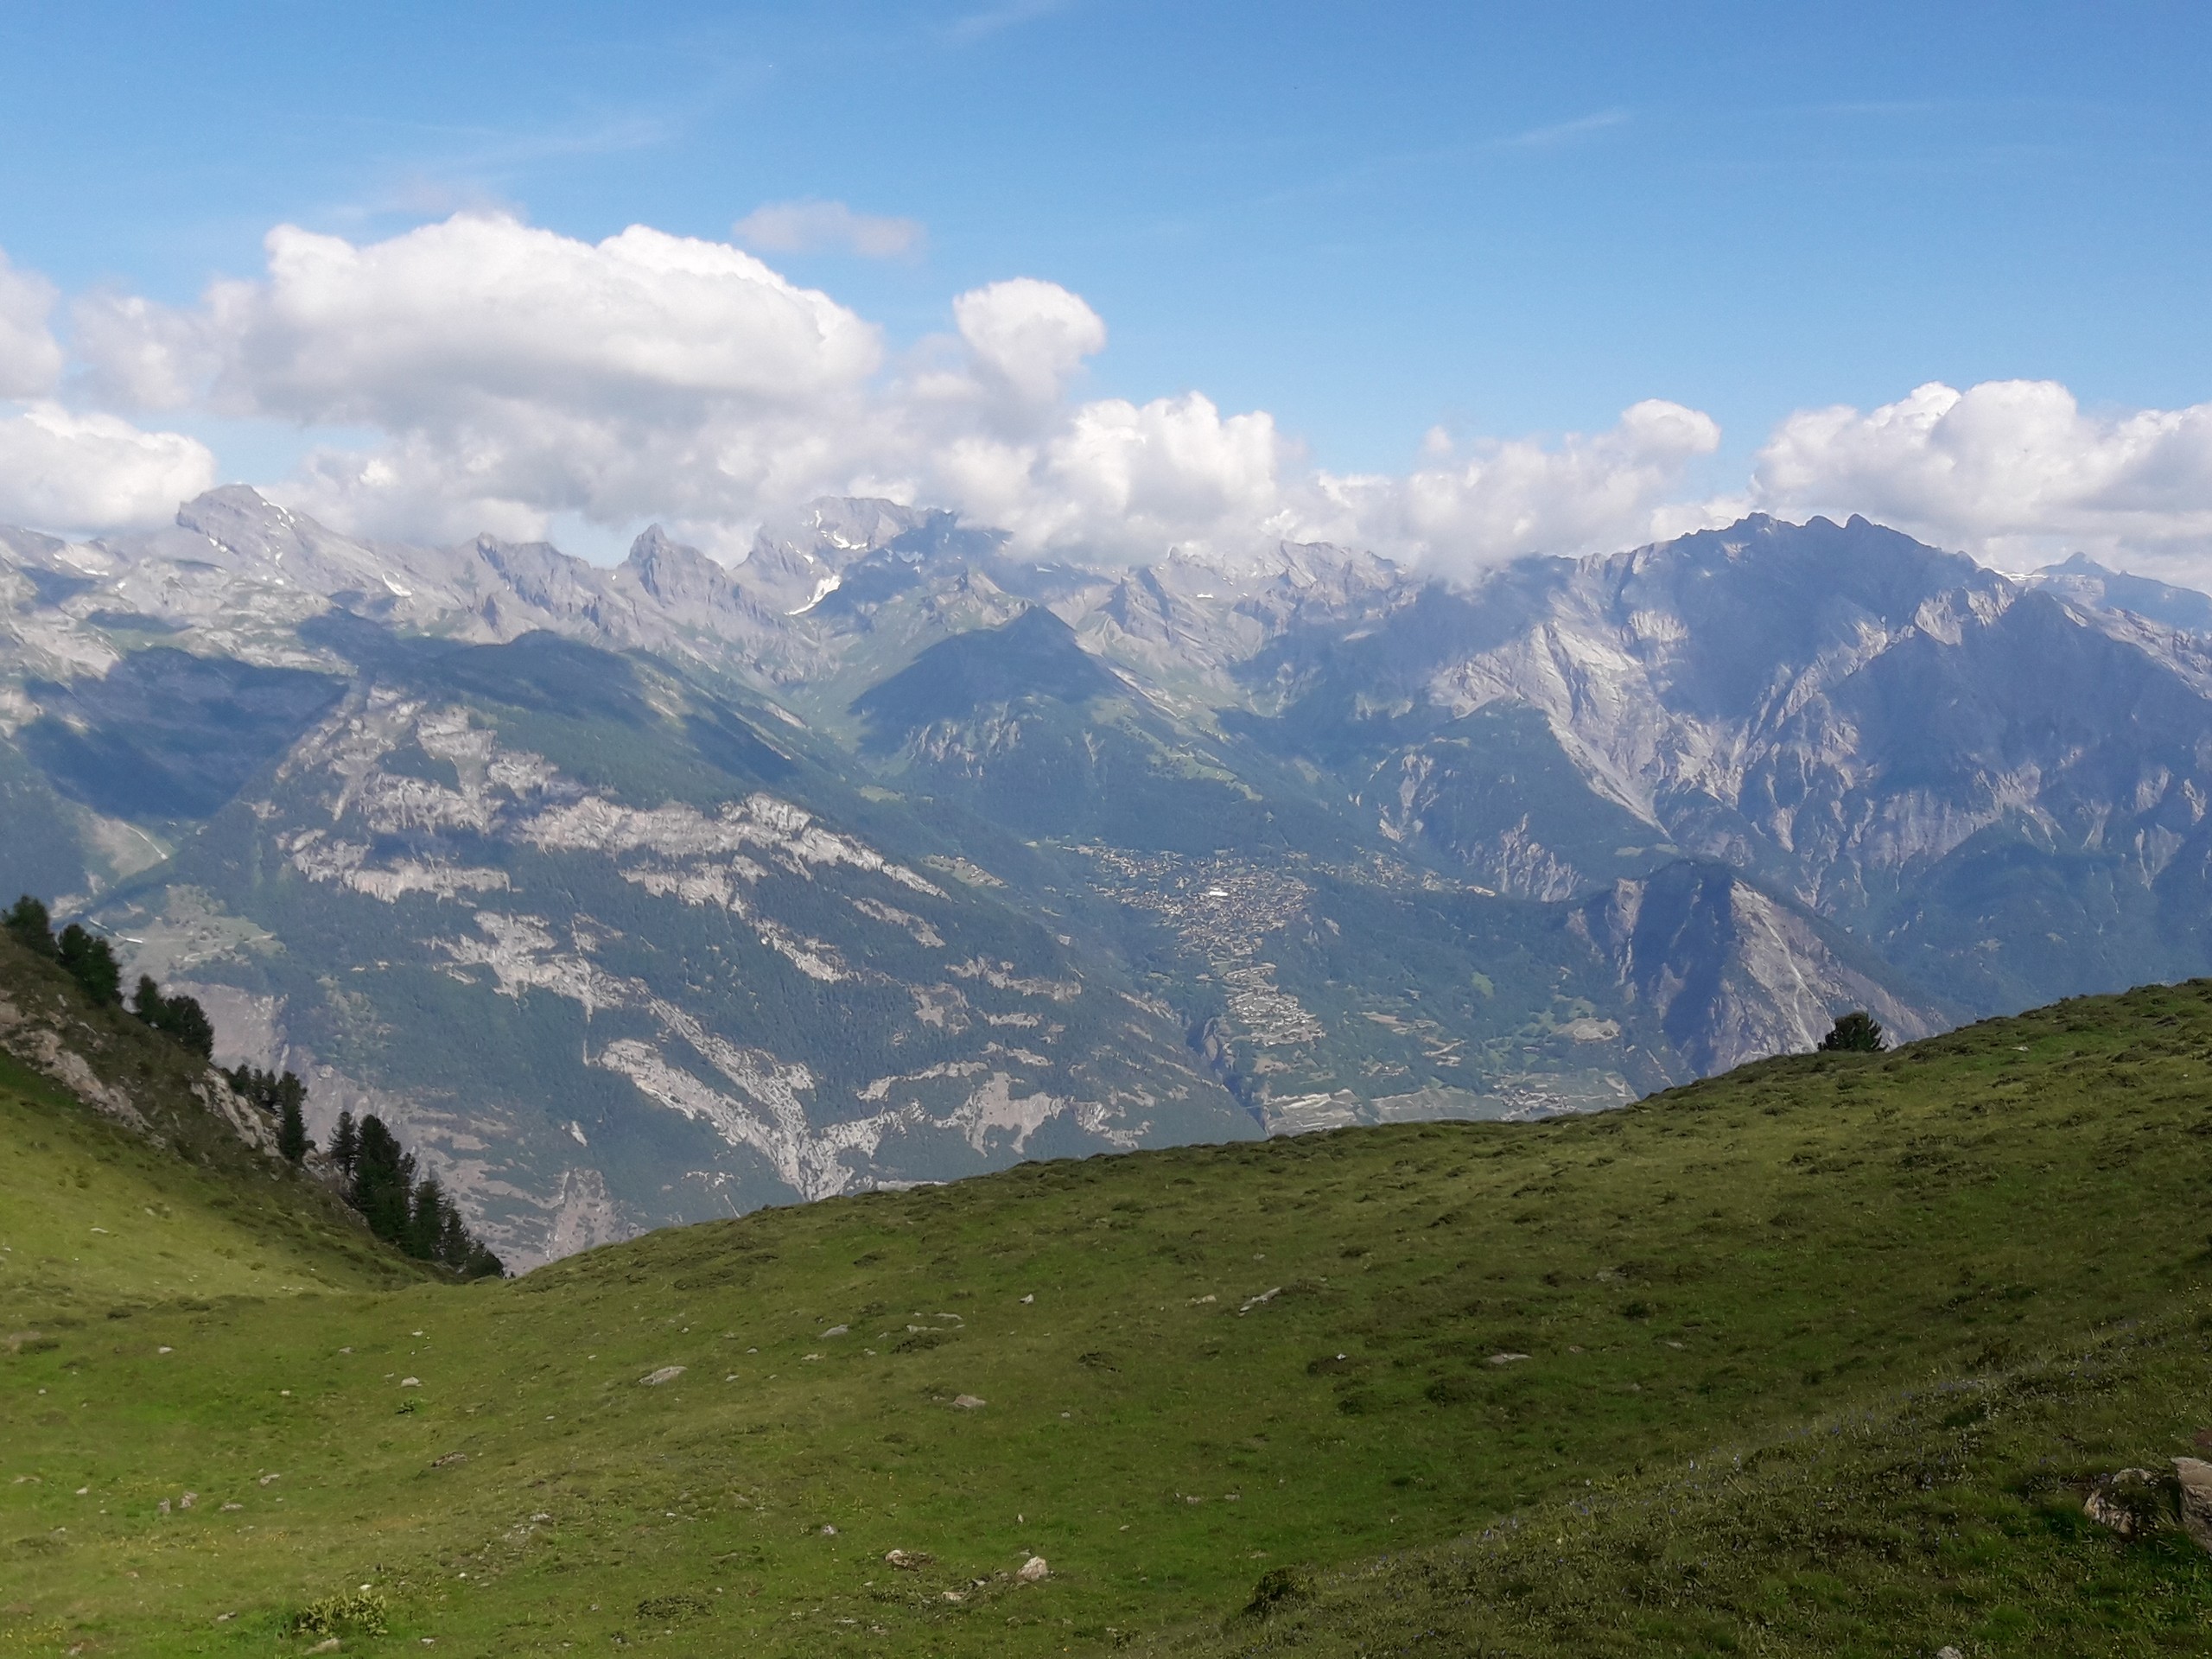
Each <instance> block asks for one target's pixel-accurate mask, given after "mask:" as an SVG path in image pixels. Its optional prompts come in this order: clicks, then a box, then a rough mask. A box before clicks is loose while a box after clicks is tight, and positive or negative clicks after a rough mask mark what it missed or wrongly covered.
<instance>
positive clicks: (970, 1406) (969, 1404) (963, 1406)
mask: <svg viewBox="0 0 2212 1659" xmlns="http://www.w3.org/2000/svg"><path fill="white" fill-rule="evenodd" d="M988 1403H989V1402H988V1401H984V1400H978V1399H977V1398H976V1396H975V1395H972V1394H963V1395H955V1396H954V1397H953V1402H952V1408H953V1409H954V1410H955V1411H981V1410H982V1408H984V1407H985V1406H986V1405H988Z"/></svg>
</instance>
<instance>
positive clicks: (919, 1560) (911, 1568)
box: [883, 1549, 937, 1573]
mask: <svg viewBox="0 0 2212 1659" xmlns="http://www.w3.org/2000/svg"><path fill="white" fill-rule="evenodd" d="M883 1559H884V1560H887V1561H888V1562H890V1563H891V1565H892V1566H893V1567H897V1568H898V1569H899V1571H900V1572H901V1573H918V1572H920V1571H921V1570H922V1569H923V1568H924V1567H927V1566H928V1565H929V1564H930V1563H931V1561H933V1560H937V1557H936V1556H934V1555H932V1554H930V1553H929V1551H927V1550H925V1549H894V1550H893V1551H892V1552H891V1553H890V1554H887V1555H886V1556H885V1557H884V1558H883Z"/></svg>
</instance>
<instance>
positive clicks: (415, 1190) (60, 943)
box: [0, 893, 505, 1278]
mask: <svg viewBox="0 0 2212 1659" xmlns="http://www.w3.org/2000/svg"><path fill="white" fill-rule="evenodd" d="M0 926H4V927H5V928H6V931H7V933H8V936H9V937H10V938H12V939H14V940H15V941H16V944H20V945H22V947H24V948H25V949H26V950H29V951H30V952H31V953H32V954H33V955H35V956H38V957H44V958H46V959H47V960H48V961H51V962H53V963H55V964H57V965H58V966H59V967H60V969H62V970H63V971H64V972H65V973H67V975H68V976H69V977H70V978H71V979H73V981H75V982H76V984H77V987H78V988H79V990H81V991H82V992H83V993H84V995H86V997H87V998H88V999H89V1000H90V1001H92V1003H93V1004H94V1006H96V1007H119V1006H120V1005H121V1004H122V1001H123V995H122V988H121V987H122V972H121V969H119V968H118V966H117V964H116V959H115V953H114V950H113V948H112V947H111V945H110V944H108V942H107V941H106V940H105V939H104V938H99V937H98V936H97V935H95V934H92V933H90V932H88V931H86V929H85V928H84V927H83V926H82V925H79V924H78V923H75V922H72V923H70V924H69V925H67V926H66V927H64V928H63V929H62V930H61V931H60V934H59V935H56V934H55V932H54V925H53V919H52V912H50V911H49V910H48V907H47V906H46V904H45V903H44V901H43V900H41V899H35V898H33V897H32V896H31V895H30V894H29V893H25V894H23V895H22V897H21V898H20V899H16V902H15V904H14V905H13V906H10V908H9V909H8V910H7V912H5V913H4V915H0ZM130 1011H131V1013H132V1014H135V1015H136V1016H137V1018H138V1020H140V1021H141V1022H142V1023H143V1024H145V1025H147V1026H149V1027H151V1028H152V1029H154V1030H155V1031H157V1032H159V1033H162V1035H163V1036H165V1037H167V1038H168V1039H170V1040H171V1041H173V1042H175V1044H177V1045H178V1046H180V1047H181V1048H183V1049H184V1050H186V1051H187V1052H189V1053H191V1054H194V1055H196V1056H198V1057H199V1058H200V1059H203V1060H205V1059H207V1058H210V1057H211V1056H212V1055H213V1052H214V1043H215V1033H214V1027H213V1024H212V1023H211V1022H210V1020H208V1018H207V1011H206V1010H205V1009H203V1008H202V1007H200V1004H199V1002H198V1001H196V1000H195V999H194V998H192V997H189V996H185V995H164V994H163V992H162V988H161V987H160V986H159V985H158V984H156V982H155V981H154V979H153V976H151V975H146V974H142V975H141V976H139V979H138V987H137V991H136V993H135V994H134V995H133V996H132V998H131V1001H130ZM222 1076H223V1077H224V1078H225V1079H226V1081H227V1082H228V1083H229V1084H230V1086H231V1090H232V1093H233V1094H234V1095H235V1096H237V1097H238V1099H239V1100H240V1101H242V1102H244V1103H245V1104H246V1105H247V1106H249V1107H251V1108H252V1109H255V1110H257V1111H258V1112H260V1113H261V1114H263V1115H264V1116H265V1117H267V1118H268V1119H270V1121H271V1122H273V1123H274V1124H275V1126H276V1137H275V1145H276V1150H277V1153H278V1154H279V1155H280V1156H282V1157H283V1159H284V1160H286V1161H287V1162H289V1163H292V1164H295V1165H299V1164H303V1163H304V1162H305V1161H306V1160H307V1158H308V1153H309V1152H310V1150H311V1149H312V1143H311V1142H310V1141H309V1140H308V1130H307V1104H308V1090H307V1085H306V1084H303V1083H302V1082H301V1081H300V1079H299V1078H298V1077H296V1076H295V1075H294V1074H293V1073H292V1072H290V1071H285V1072H283V1073H281V1074H279V1073H277V1072H273V1071H264V1070H261V1069H259V1068H257V1067H255V1066H251V1065H244V1064H241V1065H237V1066H235V1067H233V1068H232V1069H231V1070H229V1071H225V1072H223V1073H222ZM326 1160H327V1161H326ZM326 1160H318V1164H319V1166H321V1167H322V1168H323V1170H324V1172H325V1173H331V1174H334V1177H335V1179H336V1183H337V1185H338V1189H339V1191H340V1192H341V1193H342V1194H343V1195H344V1197H345V1198H346V1202H347V1203H348V1204H350V1205H353V1208H354V1209H355V1210H357V1211H359V1212H360V1214H361V1216H362V1217H363V1218H364V1219H365V1220H366V1221H367V1223H368V1224H369V1229H370V1230H371V1231H372V1232H373V1233H375V1235H376V1236H378V1238H381V1239H383V1240H385V1242H386V1243H391V1244H396V1245H397V1246H398V1247H399V1248H400V1249H403V1250H404V1251H405V1252H406V1253H407V1254H408V1255H410V1256H413V1257H414V1258H415V1259H416V1260H417V1261H419V1262H435V1263H436V1264H437V1265H438V1266H440V1267H442V1268H448V1269H449V1270H450V1271H452V1272H454V1273H457V1274H461V1275H463V1276H464V1277H467V1278H483V1277H486V1276H493V1275H498V1274H503V1273H504V1272H505V1266H504V1265H503V1264H502V1263H501V1262H500V1260H499V1256H498V1255H495V1254H494V1253H493V1251H492V1249H490V1248H489V1247H488V1246H486V1244H485V1243H483V1241H482V1240H480V1239H479V1238H478V1237H476V1236H475V1235H474V1234H473V1233H471V1232H470V1231H469V1230H468V1226H467V1221H466V1220H465V1219H464V1217H462V1215H461V1210H460V1208H459V1206H457V1205H454V1203H453V1201H452V1200H451V1199H450V1198H448V1197H447V1196H446V1193H445V1190H444V1188H443V1187H442V1185H440V1184H439V1182H438V1179H437V1178H436V1176H435V1175H433V1174H430V1173H427V1172H423V1171H422V1170H420V1169H419V1167H418V1164H417V1160H416V1156H415V1154H413V1153H411V1152H409V1151H407V1150H406V1149H405V1148H404V1147H402V1146H401V1145H400V1143H399V1141H398V1140H397V1138H396V1137H395V1136H394V1135H392V1133H391V1129H389V1128H386V1127H385V1122H384V1121H383V1120H382V1119H381V1118H379V1117H377V1116H375V1115H374V1114H371V1115H370V1116H367V1117H365V1118H364V1119H363V1120H362V1121H361V1122H359V1123H358V1124H357V1123H356V1122H354V1121H353V1113H352V1112H350V1111H344V1110H341V1111H340V1113H339V1115H338V1121H337V1123H336V1125H335V1126H334V1128H333V1130H332V1132H331V1139H330V1145H329V1147H328V1149H327V1154H326Z"/></svg>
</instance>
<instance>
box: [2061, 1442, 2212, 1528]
mask: <svg viewBox="0 0 2212 1659" xmlns="http://www.w3.org/2000/svg"><path fill="white" fill-rule="evenodd" d="M2192 1461H2194V1460H2193V1459H2192ZM2158 1509H2159V1500H2158V1476H2156V1475H2154V1474H2152V1472H2151V1471H2149V1470H2148V1469H2122V1470H2121V1471H2120V1472H2119V1473H2117V1474H2112V1475H2107V1476H2106V1477H2105V1478H2103V1479H2101V1480H2100V1481H2099V1482H2098V1483H2097V1484H2095V1485H2094V1487H2092V1488H2091V1489H2090V1491H2089V1496H2088V1498H2087V1499H2085V1500H2084V1501H2083V1503H2082V1513H2083V1514H2084V1515H2086V1516H2088V1517H2089V1519H2090V1520H2092V1521H2094V1522H2098V1523H2099V1524H2100V1525H2101V1526H2107V1527H2110V1528H2111V1529H2113V1531H2114V1532H2116V1533H2118V1534H2119V1535H2120V1536H2121V1537H2123V1538H2133V1537H2134V1536H2135V1535H2136V1534H2138V1533H2139V1532H2145V1531H2148V1530H2149V1529H2150V1524H2151V1522H2152V1519H2153V1517H2154V1516H2156V1515H2157V1513H2158Z"/></svg>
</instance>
